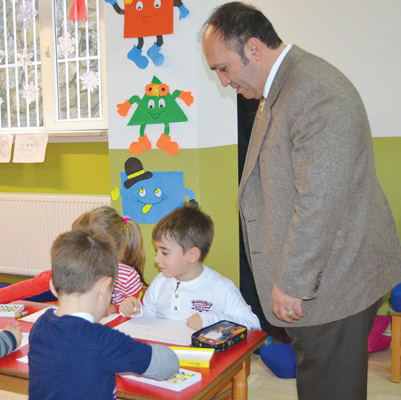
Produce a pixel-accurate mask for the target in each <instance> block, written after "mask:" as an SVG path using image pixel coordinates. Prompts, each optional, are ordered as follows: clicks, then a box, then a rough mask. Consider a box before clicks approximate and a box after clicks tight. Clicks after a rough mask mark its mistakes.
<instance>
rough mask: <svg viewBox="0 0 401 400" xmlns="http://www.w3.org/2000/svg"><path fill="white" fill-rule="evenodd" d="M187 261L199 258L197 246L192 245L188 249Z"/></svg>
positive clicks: (195, 260)
mask: <svg viewBox="0 0 401 400" xmlns="http://www.w3.org/2000/svg"><path fill="white" fill-rule="evenodd" d="M188 256H189V261H190V262H191V263H195V262H197V261H198V260H199V258H200V256H201V251H200V249H199V247H196V246H193V247H191V248H190V249H189V250H188Z"/></svg>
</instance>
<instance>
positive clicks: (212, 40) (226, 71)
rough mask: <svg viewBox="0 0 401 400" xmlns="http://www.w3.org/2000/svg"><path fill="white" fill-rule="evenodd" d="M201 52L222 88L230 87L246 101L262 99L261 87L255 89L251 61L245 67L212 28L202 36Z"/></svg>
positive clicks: (254, 71)
mask: <svg viewBox="0 0 401 400" xmlns="http://www.w3.org/2000/svg"><path fill="white" fill-rule="evenodd" d="M203 52H204V54H205V57H206V60H207V63H208V65H209V67H210V69H212V70H213V71H216V73H217V76H218V78H219V79H220V82H221V84H222V86H224V87H226V86H228V85H230V86H231V87H232V88H233V89H235V91H236V93H237V94H242V95H243V96H244V97H245V98H247V99H260V98H261V97H262V94H263V87H262V88H258V87H257V83H256V82H257V81H256V79H255V76H256V69H255V64H254V62H253V60H252V59H249V62H248V63H247V64H246V65H245V64H244V63H243V61H242V58H241V56H240V55H239V54H238V53H237V52H235V51H233V50H230V49H229V48H227V46H226V45H225V44H224V42H223V41H222V40H221V37H220V35H219V34H218V33H217V32H215V30H214V29H213V27H210V26H209V27H208V28H207V29H206V31H205V33H204V35H203ZM245 54H247V52H246V51H245Z"/></svg>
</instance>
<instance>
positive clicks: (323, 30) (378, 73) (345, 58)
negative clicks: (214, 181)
mask: <svg viewBox="0 0 401 400" xmlns="http://www.w3.org/2000/svg"><path fill="white" fill-rule="evenodd" d="M118 2H119V4H120V5H121V7H123V1H122V0H118ZM183 2H184V4H185V6H186V7H187V8H188V9H189V11H190V14H189V16H188V17H187V18H186V19H183V20H179V19H178V10H177V9H176V8H175V19H174V34H173V35H166V36H164V45H163V51H164V54H165V55H166V61H165V63H164V64H163V65H162V66H160V67H154V66H153V64H150V65H149V66H148V67H147V69H145V70H140V69H138V68H137V67H136V66H135V65H134V64H133V63H132V62H131V61H129V60H128V59H127V57H126V54H127V52H128V51H129V50H130V49H131V47H132V46H133V44H134V43H136V39H124V38H123V24H124V17H123V16H121V15H118V14H116V13H115V12H114V10H113V9H112V7H111V6H110V5H109V4H105V5H104V7H105V15H106V47H107V52H106V57H107V78H108V97H109V100H108V110H109V127H110V129H109V133H110V148H112V149H113V148H116V149H118V148H120V149H125V148H128V147H129V145H130V143H131V142H132V141H133V140H134V139H136V137H137V136H138V135H139V127H138V126H134V127H127V126H126V125H127V123H128V121H129V118H130V117H131V116H132V112H133V108H132V109H131V111H130V113H129V114H128V116H127V117H125V118H122V117H120V116H119V115H118V114H117V113H116V104H117V103H121V102H123V101H125V100H126V99H128V98H129V97H131V96H132V95H134V94H136V95H138V96H140V97H142V96H143V94H144V86H145V84H146V83H149V82H150V81H151V79H152V77H153V75H156V76H157V77H159V78H160V79H161V80H162V81H163V82H165V83H167V84H169V86H170V89H171V90H176V89H181V90H185V91H187V90H190V91H192V92H193V94H194V97H195V102H194V103H193V105H192V106H190V107H187V106H186V105H184V104H183V103H182V102H181V101H180V100H178V101H177V102H178V103H179V104H180V106H181V107H182V109H183V111H184V112H185V113H186V115H187V116H188V118H189V121H188V122H186V123H176V124H171V126H170V129H171V131H170V134H171V136H172V138H173V139H175V140H176V141H178V143H179V145H180V147H181V148H202V147H212V146H221V145H227V144H233V143H236V130H237V120H236V97H235V93H234V91H233V90H232V89H231V88H230V87H228V88H222V87H221V86H220V83H219V82H218V80H217V77H216V75H215V73H214V72H211V71H209V70H208V67H207V65H206V63H205V60H204V57H203V54H202V46H201V42H200V41H199V40H198V37H197V36H198V32H199V30H200V28H201V26H202V24H203V22H204V20H205V19H206V18H207V16H208V15H209V13H210V11H211V10H212V9H213V8H214V7H216V6H217V5H219V4H223V3H225V2H226V1H225V0H183ZM249 3H251V4H254V5H255V6H256V7H258V8H260V9H261V10H262V11H263V12H264V13H265V15H266V16H267V17H268V18H269V19H270V20H271V22H272V23H273V25H274V26H275V28H276V30H277V32H278V34H279V35H280V37H281V39H282V40H283V41H284V42H285V43H294V44H297V45H298V46H300V47H302V48H304V49H305V50H307V51H310V52H312V53H314V54H316V55H318V56H321V57H323V58H324V59H326V60H327V61H329V62H331V63H332V64H333V65H335V66H336V67H338V68H339V69H340V70H341V71H342V72H343V73H344V74H345V75H347V76H348V77H349V79H350V80H351V81H352V82H353V83H354V85H355V86H356V87H357V89H358V90H359V92H360V94H361V96H362V99H363V101H364V103H365V106H366V108H367V112H368V116H369V119H370V122H371V127H372V133H373V136H401V78H400V73H401V43H400V39H401V1H400V0H336V1H335V2H334V1H329V0H252V1H249ZM153 41H154V38H145V45H144V49H145V51H146V50H147V48H148V47H149V46H150V45H151V44H152V43H153ZM147 132H149V133H150V135H149V137H150V140H151V141H152V142H153V143H155V142H156V140H157V138H158V137H159V136H160V132H161V130H160V125H153V126H152V125H150V126H149V127H148V129H147Z"/></svg>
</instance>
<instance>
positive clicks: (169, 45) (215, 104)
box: [104, 0, 237, 149]
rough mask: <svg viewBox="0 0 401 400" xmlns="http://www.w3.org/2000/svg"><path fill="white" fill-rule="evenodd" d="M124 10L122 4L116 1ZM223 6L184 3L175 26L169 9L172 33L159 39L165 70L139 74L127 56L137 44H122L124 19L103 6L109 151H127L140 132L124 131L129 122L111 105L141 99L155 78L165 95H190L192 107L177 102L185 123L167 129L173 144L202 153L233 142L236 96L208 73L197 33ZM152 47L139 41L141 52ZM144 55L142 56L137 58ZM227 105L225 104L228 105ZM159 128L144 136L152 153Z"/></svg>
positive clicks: (208, 0)
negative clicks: (184, 12)
mask: <svg viewBox="0 0 401 400" xmlns="http://www.w3.org/2000/svg"><path fill="white" fill-rule="evenodd" d="M117 1H118V4H119V5H120V7H121V8H124V3H123V1H122V0H117ZM224 2H225V1H224V0H219V1H217V0H183V3H184V5H185V6H186V7H187V8H188V10H189V12H190V13H189V15H188V17H187V18H185V19H182V20H179V17H178V16H179V12H178V9H177V8H176V7H174V33H173V34H172V35H165V36H163V40H164V44H163V46H162V49H163V53H164V55H165V56H166V58H165V61H164V64H162V65H161V66H160V67H155V66H154V65H153V64H152V62H150V63H149V65H148V67H147V68H146V69H144V70H141V69H139V68H138V67H137V66H136V65H134V64H133V62H132V61H130V60H128V59H127V56H126V55H127V53H128V51H129V50H130V49H131V48H132V46H133V45H134V44H136V43H137V40H136V39H124V38H123V27H124V17H123V16H121V15H118V14H117V13H115V11H114V9H113V8H112V7H111V6H110V4H105V5H104V8H105V22H106V60H107V61H106V63H107V86H108V115H109V147H110V148H111V149H126V148H128V147H129V145H130V144H131V142H132V141H133V140H137V139H136V138H137V136H139V126H130V127H128V126H126V125H127V123H128V121H129V119H130V118H131V116H132V114H133V111H134V106H133V107H132V108H131V110H130V111H129V113H128V116H127V117H125V118H123V117H120V116H119V115H118V114H117V112H116V105H117V104H118V103H122V102H124V101H125V100H127V99H129V98H130V97H131V96H133V95H138V96H139V97H141V98H142V96H143V95H144V93H145V91H144V89H145V85H146V84H147V83H150V82H151V80H152V78H153V76H154V75H155V76H157V77H158V78H159V79H160V80H161V81H162V82H164V83H166V84H168V85H169V87H170V92H172V91H174V90H176V89H179V90H184V91H191V92H192V93H193V95H194V98H195V101H194V103H193V104H192V105H191V106H189V107H188V106H186V105H185V104H184V103H183V102H182V101H181V100H179V99H177V103H178V104H179V105H180V107H181V108H182V110H183V111H184V113H185V114H186V115H187V117H188V122H180V123H173V124H170V135H171V137H172V140H175V141H177V142H178V143H179V146H180V148H202V147H214V146H223V145H228V144H234V143H236V142H237V114H236V95H235V93H234V91H233V90H225V91H224V92H222V88H221V87H220V83H218V82H217V81H216V80H215V77H214V76H213V74H212V73H211V71H209V70H208V68H207V67H206V64H204V61H203V55H202V46H201V41H200V40H199V39H198V33H199V31H200V29H201V26H202V24H203V22H204V21H205V19H206V18H207V16H208V14H209V12H210V10H211V9H212V8H214V7H215V6H217V5H218V4H222V3H224ZM154 41H155V38H154V37H149V38H144V47H143V49H144V52H145V53H146V51H147V49H148V48H149V47H150V46H151V45H152V44H153V42H154ZM142 54H143V53H142ZM227 100H228V101H227ZM162 128H163V126H162V125H159V124H158V125H148V127H147V128H146V133H149V134H148V137H149V139H150V141H151V142H152V144H153V147H155V143H156V141H157V139H158V138H159V136H160V133H161V132H162Z"/></svg>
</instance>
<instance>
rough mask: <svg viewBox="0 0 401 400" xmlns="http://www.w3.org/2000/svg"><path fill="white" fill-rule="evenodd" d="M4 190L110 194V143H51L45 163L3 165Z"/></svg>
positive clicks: (0, 187)
mask: <svg viewBox="0 0 401 400" xmlns="http://www.w3.org/2000/svg"><path fill="white" fill-rule="evenodd" d="M0 192H25V193H64V194H66V193H70V194H105V193H110V173H109V149H108V144H107V142H104V143H96V142H95V143H49V144H48V145H47V151H46V158H45V161H44V162H43V163H37V164H14V163H12V162H10V163H7V164H0Z"/></svg>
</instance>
